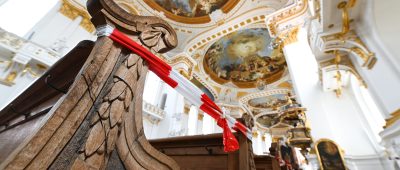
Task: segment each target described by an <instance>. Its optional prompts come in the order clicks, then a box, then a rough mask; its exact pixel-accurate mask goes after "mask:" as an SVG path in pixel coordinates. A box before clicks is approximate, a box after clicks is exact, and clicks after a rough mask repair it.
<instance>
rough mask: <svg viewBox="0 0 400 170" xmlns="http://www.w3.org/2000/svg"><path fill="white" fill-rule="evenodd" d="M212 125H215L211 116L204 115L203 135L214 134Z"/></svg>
mask: <svg viewBox="0 0 400 170" xmlns="http://www.w3.org/2000/svg"><path fill="white" fill-rule="evenodd" d="M214 124H215V121H214V119H213V118H212V117H211V116H209V115H208V114H207V113H206V114H204V117H203V134H204V135H207V134H211V133H214Z"/></svg>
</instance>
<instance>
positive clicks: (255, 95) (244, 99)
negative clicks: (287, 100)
mask: <svg viewBox="0 0 400 170" xmlns="http://www.w3.org/2000/svg"><path fill="white" fill-rule="evenodd" d="M289 92H291V90H289V89H284V88H279V89H269V90H266V91H261V92H258V93H251V94H248V95H246V96H244V97H242V98H240V99H239V102H240V103H242V104H245V105H246V104H247V103H248V101H249V100H251V99H255V98H260V97H267V96H271V95H275V94H287V93H289Z"/></svg>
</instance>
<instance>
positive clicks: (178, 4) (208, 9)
mask: <svg viewBox="0 0 400 170" xmlns="http://www.w3.org/2000/svg"><path fill="white" fill-rule="evenodd" d="M154 1H155V2H156V3H157V4H158V5H160V6H161V7H163V8H164V9H166V10H167V11H170V12H171V13H173V14H175V15H179V16H183V17H201V16H205V15H209V14H210V13H212V12H213V11H215V10H217V9H220V8H222V6H224V5H225V4H226V3H227V2H228V0H154Z"/></svg>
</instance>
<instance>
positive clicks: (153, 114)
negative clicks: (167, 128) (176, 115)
mask: <svg viewBox="0 0 400 170" xmlns="http://www.w3.org/2000/svg"><path fill="white" fill-rule="evenodd" d="M143 113H145V114H146V115H144V116H145V117H146V118H147V119H148V120H149V121H150V122H151V123H153V124H157V123H158V122H160V121H161V120H163V119H164V118H165V115H166V114H167V113H166V112H165V111H164V110H162V109H161V108H159V107H157V106H154V105H152V104H150V103H148V102H146V101H143Z"/></svg>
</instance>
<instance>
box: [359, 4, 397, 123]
mask: <svg viewBox="0 0 400 170" xmlns="http://www.w3.org/2000/svg"><path fill="white" fill-rule="evenodd" d="M364 5H365V7H364V8H365V10H362V13H361V15H360V16H361V18H360V21H359V22H356V25H355V29H356V30H357V33H358V34H359V36H360V38H361V39H362V40H363V41H364V42H365V44H366V45H367V47H368V48H369V49H370V50H371V51H372V52H374V53H375V55H376V57H377V59H378V61H377V63H376V64H375V67H374V68H373V69H372V70H367V69H365V68H361V67H360V65H362V63H361V62H360V61H359V60H355V58H356V57H352V59H353V61H354V62H355V63H356V64H354V65H355V66H356V68H357V70H358V72H359V73H360V74H361V75H362V77H363V79H364V80H365V81H366V82H367V84H368V87H369V90H370V92H371V94H372V96H373V97H374V100H375V102H376V103H377V104H378V105H379V108H380V110H381V111H382V114H383V115H384V116H385V118H388V117H389V116H390V113H392V112H394V111H395V110H397V109H399V108H400V93H398V87H400V67H398V65H399V64H400V48H399V47H400V46H399V43H398V40H399V39H400V35H399V34H398V31H399V30H400V22H397V20H398V17H399V16H400V10H398V7H399V5H400V1H397V0H386V1H384V2H383V1H382V2H381V1H377V0H375V1H373V0H370V1H366V3H364Z"/></svg>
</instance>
